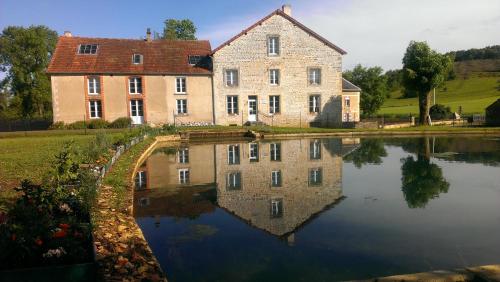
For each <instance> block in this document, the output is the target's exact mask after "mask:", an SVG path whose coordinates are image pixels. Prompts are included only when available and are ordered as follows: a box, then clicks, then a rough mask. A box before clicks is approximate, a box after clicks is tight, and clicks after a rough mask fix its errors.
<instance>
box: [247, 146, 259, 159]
mask: <svg viewBox="0 0 500 282" xmlns="http://www.w3.org/2000/svg"><path fill="white" fill-rule="evenodd" d="M248 159H249V160H250V162H258V161H259V143H250V144H248Z"/></svg>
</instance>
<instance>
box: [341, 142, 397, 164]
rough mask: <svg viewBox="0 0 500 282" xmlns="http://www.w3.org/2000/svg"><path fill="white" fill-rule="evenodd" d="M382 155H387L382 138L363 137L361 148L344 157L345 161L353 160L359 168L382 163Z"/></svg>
mask: <svg viewBox="0 0 500 282" xmlns="http://www.w3.org/2000/svg"><path fill="white" fill-rule="evenodd" d="M382 157H387V151H386V150H385V148H384V142H383V140H382V139H375V138H373V139H371V138H367V139H362V140H361V144H360V145H359V148H357V149H356V150H354V151H353V152H352V153H350V154H348V155H347V156H345V157H344V161H345V162H348V163H349V162H352V163H353V164H354V166H356V167H357V168H361V167H362V166H363V165H366V164H381V163H382Z"/></svg>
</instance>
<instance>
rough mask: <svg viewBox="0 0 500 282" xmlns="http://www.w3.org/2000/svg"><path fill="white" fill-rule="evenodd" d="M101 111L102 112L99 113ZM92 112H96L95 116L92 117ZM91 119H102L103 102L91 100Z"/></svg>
mask: <svg viewBox="0 0 500 282" xmlns="http://www.w3.org/2000/svg"><path fill="white" fill-rule="evenodd" d="M99 109H100V110H101V111H99ZM92 112H94V113H95V114H94V115H92ZM89 117H90V118H91V119H99V118H102V102H101V100H90V101H89Z"/></svg>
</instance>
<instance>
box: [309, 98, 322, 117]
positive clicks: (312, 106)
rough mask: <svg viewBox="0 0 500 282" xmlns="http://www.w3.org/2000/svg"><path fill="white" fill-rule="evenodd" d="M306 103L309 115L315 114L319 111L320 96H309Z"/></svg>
mask: <svg viewBox="0 0 500 282" xmlns="http://www.w3.org/2000/svg"><path fill="white" fill-rule="evenodd" d="M311 99H312V100H311ZM308 103H309V113H311V114H317V113H319V112H320V111H321V95H319V94H311V95H309V101H308Z"/></svg>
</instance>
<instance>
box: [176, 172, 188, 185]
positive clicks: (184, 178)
mask: <svg viewBox="0 0 500 282" xmlns="http://www.w3.org/2000/svg"><path fill="white" fill-rule="evenodd" d="M178 171H179V184H181V185H185V184H189V176H190V175H189V168H179V170H178Z"/></svg>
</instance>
